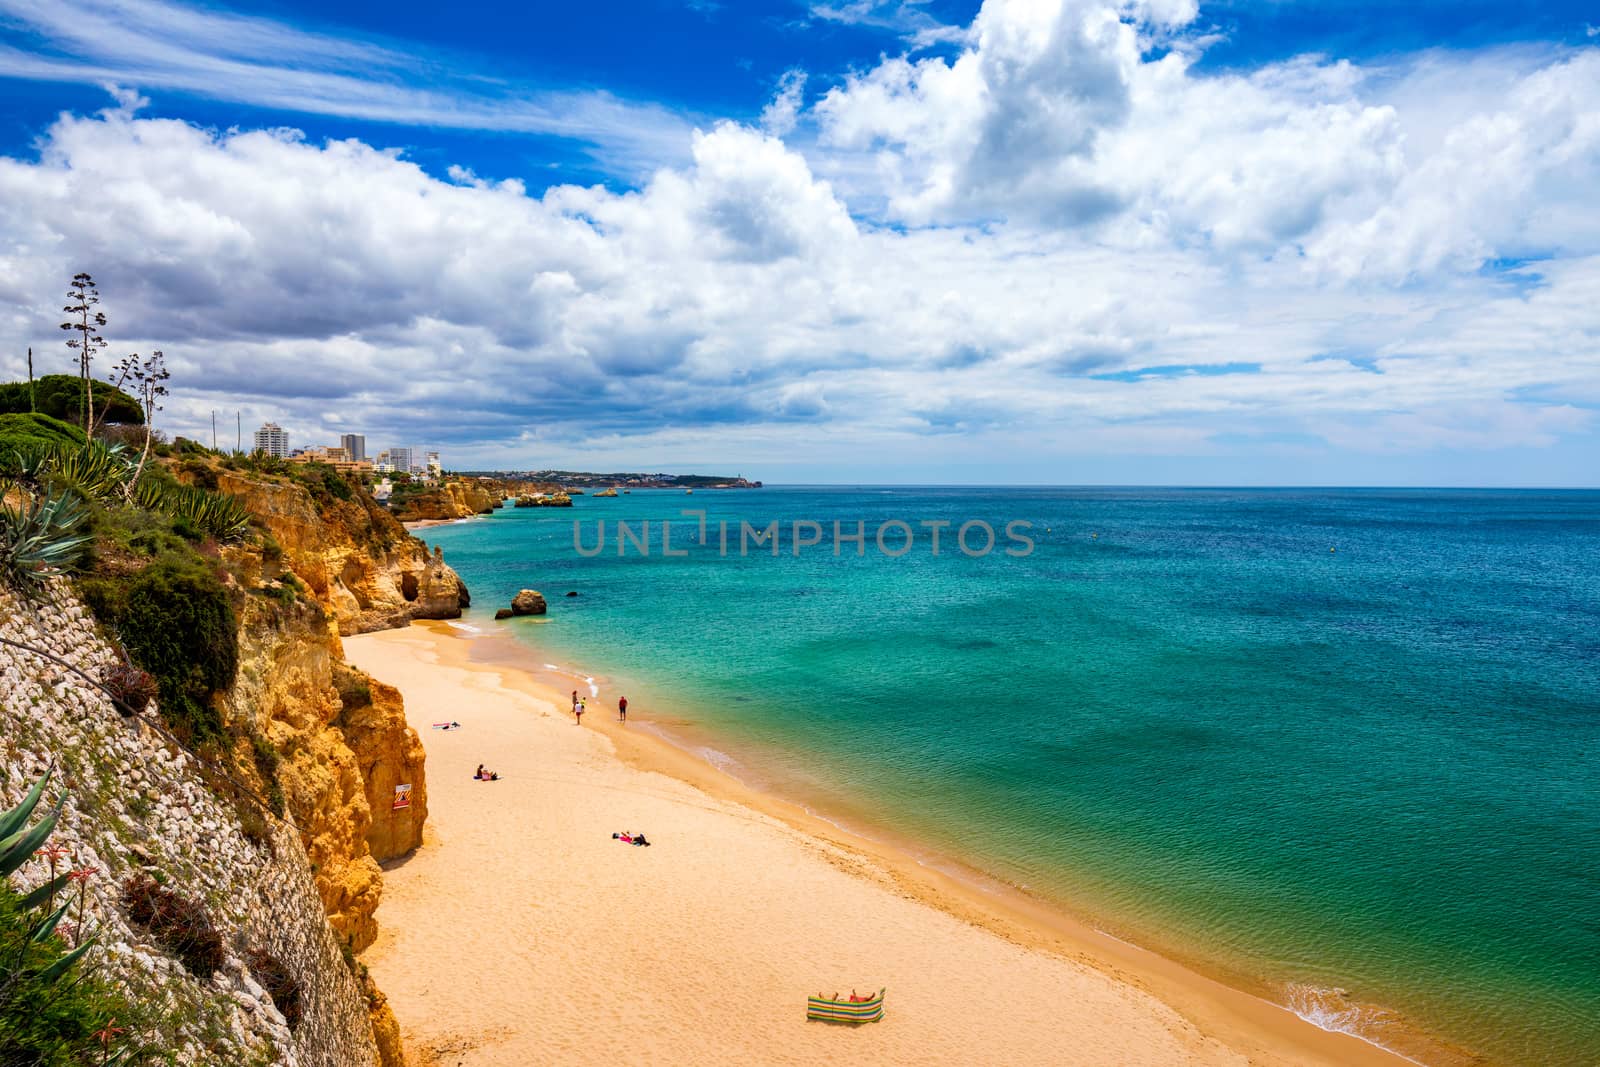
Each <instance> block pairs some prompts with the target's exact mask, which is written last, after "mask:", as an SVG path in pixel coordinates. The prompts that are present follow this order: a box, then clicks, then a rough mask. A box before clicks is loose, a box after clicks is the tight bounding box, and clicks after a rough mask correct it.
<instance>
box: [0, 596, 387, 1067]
mask: <svg viewBox="0 0 1600 1067" xmlns="http://www.w3.org/2000/svg"><path fill="white" fill-rule="evenodd" d="M0 637H4V638H6V639H8V640H11V641H18V642H23V643H26V644H30V645H34V646H37V647H40V648H43V649H45V650H46V651H48V652H50V653H51V654H52V655H54V656H56V657H58V658H60V659H61V660H64V661H66V662H68V663H71V664H72V665H73V666H75V667H77V668H78V669H80V670H82V671H84V672H85V673H87V674H88V675H90V676H91V677H95V678H98V677H100V673H101V671H102V670H103V669H104V668H106V667H107V666H110V665H111V664H113V663H115V662H116V654H115V653H114V652H113V651H112V650H111V648H110V647H109V646H108V645H106V644H105V642H104V641H103V640H101V639H100V637H99V636H98V635H97V632H96V630H95V627H94V624H93V620H92V618H91V617H90V615H89V613H88V611H87V610H86V609H84V608H83V607H82V606H81V605H80V604H79V603H78V602H77V601H76V600H75V599H74V598H72V597H71V595H70V594H69V593H68V592H67V591H66V590H65V589H64V588H62V587H58V588H57V589H55V590H54V591H53V594H52V600H51V602H50V603H48V604H44V605H39V606H36V607H30V606H28V605H25V604H23V603H22V602H20V601H19V600H17V599H16V598H15V597H14V596H12V595H11V594H9V593H7V592H5V591H0ZM154 718H155V713H154V710H153V709H152V710H151V711H149V712H147V713H146V714H145V715H144V716H140V717H138V718H132V719H124V718H122V717H120V716H119V714H118V713H117V711H116V709H115V708H114V707H113V706H112V704H111V703H110V701H109V700H108V699H107V698H106V697H105V696H104V695H103V694H102V693H101V692H100V691H99V690H98V689H96V688H95V687H93V686H92V685H90V684H89V683H88V682H86V681H84V680H83V679H82V678H80V677H79V676H77V675H75V674H73V673H71V672H70V671H68V670H65V669H63V668H62V667H60V666H58V665H57V664H55V663H51V662H49V661H47V660H44V659H41V658H40V657H37V656H35V655H33V654H31V653H27V652H23V651H20V650H18V649H16V648H13V647H11V646H9V645H3V644H0V804H4V805H6V806H10V805H12V804H15V803H16V802H17V801H18V800H20V799H21V797H22V795H23V794H24V793H25V792H26V790H27V789H28V787H29V786H30V785H31V784H32V783H33V782H34V781H35V780H36V779H37V778H38V777H39V776H40V775H42V774H43V773H44V771H45V770H46V768H47V767H48V766H49V765H50V764H51V763H52V762H53V763H54V764H55V765H56V767H57V772H56V776H55V777H54V778H53V779H52V784H51V788H50V792H49V799H50V800H51V801H54V800H55V799H56V798H57V797H59V796H61V795H62V794H63V792H64V794H65V797H66V807H65V809H64V813H63V815H62V818H61V822H60V824H59V826H58V828H57V830H56V832H55V834H54V835H53V837H52V839H51V842H50V843H51V844H52V845H54V846H61V847H63V848H66V849H68V850H70V852H71V857H70V862H71V863H72V864H73V866H74V867H79V868H81V867H88V868H92V869H93V871H94V874H93V875H92V876H90V877H89V879H88V880H87V882H86V883H85V885H86V887H87V912H88V915H89V917H90V918H89V921H88V923H87V925H88V926H89V927H90V928H91V932H92V933H93V935H94V936H95V937H96V938H97V944H96V947H95V948H94V949H92V950H91V951H90V954H89V956H88V957H87V959H88V961H89V963H90V965H92V966H97V967H100V968H102V969H104V971H106V972H108V973H109V974H110V975H111V976H112V977H113V978H114V979H115V980H117V981H119V982H123V983H126V985H127V987H128V989H129V991H130V992H131V993H132V994H133V996H134V998H135V999H136V1000H137V1001H138V1002H139V1003H141V1004H142V1005H144V1006H145V1007H146V1008H148V1009H150V1010H151V1011H152V1012H154V1013H156V1014H157V1015H158V1016H159V1017H160V1018H159V1020H158V1021H157V1022H156V1023H154V1024H152V1023H149V1022H147V1023H146V1024H145V1025H147V1026H150V1025H156V1026H158V1027H159V1032H155V1033H148V1034H145V1035H143V1036H144V1037H145V1038H146V1039H147V1040H148V1041H149V1042H150V1043H151V1044H152V1045H154V1046H155V1047H158V1048H161V1049H164V1050H170V1051H171V1052H172V1053H173V1055H174V1058H175V1061H176V1062H177V1063H180V1064H285V1065H303V1067H367V1065H373V1067H376V1065H378V1064H380V1062H386V1063H391V1064H393V1063H398V1062H399V1058H398V1056H399V1053H398V1050H397V1049H390V1050H387V1055H384V1054H381V1053H380V1050H379V1047H378V1045H377V1043H376V1042H375V1040H374V1032H375V1030H381V1029H382V1028H383V1026H385V1025H387V1027H388V1028H389V1029H390V1030H392V1029H393V1018H392V1016H391V1015H389V1014H388V1009H387V1007H386V1006H381V1005H380V1011H379V1014H380V1016H381V1018H379V1019H374V1018H372V1017H370V1016H369V1011H370V1010H371V1009H372V1007H373V1004H372V1003H369V997H368V995H367V992H366V991H365V990H364V988H363V982H362V980H361V979H360V978H358V976H357V975H356V974H355V973H354V971H353V969H352V967H351V966H349V965H347V963H346V962H345V960H344V958H343V955H342V953H341V950H340V947H339V942H338V940H337V938H336V936H335V934H334V931H333V930H332V928H331V927H330V926H329V923H328V920H327V918H326V916H325V914H324V911H323V904H322V899H321V897H320V896H319V894H318V892H317V890H316V888H315V887H314V885H313V880H312V874H311V867H310V860H309V859H308V857H307V854H306V852H305V850H304V849H303V848H302V846H301V841H300V834H299V833H298V832H297V831H296V829H295V828H294V827H293V826H291V825H289V824H287V823H284V822H281V821H278V820H275V819H272V818H270V817H266V818H265V819H264V821H263V822H261V823H258V829H257V831H256V832H255V833H254V834H253V835H247V834H246V832H245V827H244V825H243V823H242V822H241V818H240V814H239V808H238V807H237V803H238V802H230V801H226V800H223V799H221V798H220V797H219V796H218V795H217V793H216V792H214V791H213V790H212V789H211V788H209V787H208V786H207V784H206V781H205V779H204V778H203V777H202V775H201V768H200V765H199V763H198V762H197V761H196V760H195V758H194V757H193V756H191V755H190V754H188V753H187V752H184V751H183V750H181V749H180V748H178V747H177V746H176V745H174V744H171V743H169V742H168V741H167V740H166V739H165V738H164V737H163V736H162V735H160V734H159V733H158V732H157V731H156V730H155V729H154V728H153V727H152V726H151V725H150V722H153V721H154ZM146 720H149V722H147V721H146ZM261 827H264V829H261ZM363 832H364V830H363ZM47 871H48V868H47V867H46V866H45V863H44V861H43V860H37V861H35V862H33V863H30V864H29V865H28V866H26V867H25V868H24V869H23V870H22V871H21V872H19V875H18V878H17V881H18V882H19V883H20V884H21V885H23V886H25V887H26V886H32V885H38V884H41V883H42V882H43V881H44V880H45V878H46V877H47ZM141 872H147V873H150V874H152V875H155V874H159V875H160V877H161V878H163V879H165V881H166V884H167V885H168V886H169V888H172V889H174V890H176V891H179V892H182V893H183V894H185V895H186V896H189V897H192V898H195V899H197V900H200V901H202V902H203V903H204V905H205V907H206V909H207V910H208V912H209V914H210V916H211V919H212V921H213V922H214V923H215V925H216V926H217V928H218V930H219V932H221V934H222V936H223V939H224V942H225V945H226V947H227V960H226V963H225V965H224V966H223V968H222V970H221V971H220V972H219V973H218V974H217V975H215V976H214V977H213V978H211V979H210V980H208V981H201V980H198V979H196V978H194V977H193V976H191V975H190V974H189V973H188V972H187V971H185V970H184V968H183V967H182V965H181V964H179V963H178V962H177V961H176V960H175V959H173V958H171V957H170V956H168V955H167V954H166V952H165V951H164V950H163V949H162V948H161V947H160V945H159V944H157V943H156V942H155V940H154V939H153V938H152V937H151V936H150V935H149V934H148V933H146V932H145V931H143V930H142V929H140V928H138V927H136V926H135V925H133V924H132V923H130V922H129V920H128V919H127V917H126V915H125V914H124V912H123V909H122V907H121V905H120V903H119V902H118V897H119V894H120V889H121V887H122V885H123V884H124V882H125V881H126V880H127V879H128V878H129V877H130V876H131V875H134V874H138V873H141ZM250 949H265V950H267V951H269V952H271V953H273V954H274V955H276V956H277V957H278V958H279V959H280V960H282V961H283V963H284V964H286V965H287V967H288V970H289V972H290V973H291V974H292V975H293V976H294V978H295V980H296V981H297V982H298V983H299V985H300V987H301V990H302V996H301V1004H302V1008H303V1012H304V1015H303V1018H302V1020H301V1022H300V1023H299V1025H298V1027H297V1028H296V1029H295V1030H294V1031H293V1032H292V1033H291V1032H290V1030H289V1029H288V1026H287V1024H286V1022H285V1020H284V1017H283V1015H282V1014H281V1013H280V1012H279V1010H278V1009H277V1007H275V1006H274V1004H273V1003H272V1000H271V997H270V996H268V995H267V993H266V992H265V991H264V990H263V989H262V988H261V986H260V985H258V984H257V982H256V981H255V979H254V978H253V977H252V976H251V974H250V972H249V969H248V966H247V965H246V963H245V953H246V952H247V951H248V950H250ZM374 1000H375V1001H381V998H374ZM391 1037H392V1035H391Z"/></svg>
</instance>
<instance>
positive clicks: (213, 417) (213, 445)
mask: <svg viewBox="0 0 1600 1067" xmlns="http://www.w3.org/2000/svg"><path fill="white" fill-rule="evenodd" d="M216 450H217V409H216V408H212V409H211V451H213V452H215V451H216Z"/></svg>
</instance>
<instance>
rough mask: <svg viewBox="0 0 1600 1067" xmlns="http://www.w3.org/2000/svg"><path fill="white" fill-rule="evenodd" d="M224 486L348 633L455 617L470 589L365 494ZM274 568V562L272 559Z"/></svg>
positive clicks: (243, 478) (243, 481) (247, 481)
mask: <svg viewBox="0 0 1600 1067" xmlns="http://www.w3.org/2000/svg"><path fill="white" fill-rule="evenodd" d="M215 473H216V481H217V488H218V489H219V490H220V491H222V492H224V493H230V494H232V495H234V496H235V497H238V498H239V500H240V501H241V502H242V503H243V504H244V506H245V508H246V509H247V510H248V511H249V512H250V513H251V514H252V515H254V516H256V517H257V518H258V519H259V520H260V521H261V522H262V524H263V525H264V526H265V527H266V529H267V530H268V532H269V533H271V535H272V538H273V541H274V543H275V545H276V547H277V548H278V549H279V550H280V551H281V557H280V561H279V565H281V566H282V567H284V568H286V569H288V570H290V571H292V572H293V573H294V575H295V577H296V578H298V579H299V580H300V581H301V582H304V583H305V585H306V586H307V587H308V588H309V589H310V590H311V594H312V596H313V597H315V598H316V600H317V601H318V602H319V603H320V604H321V605H322V606H323V607H324V608H325V609H326V610H327V611H328V613H329V615H330V617H331V618H332V619H333V620H334V622H335V623H336V625H337V628H338V631H339V633H341V634H345V635H349V634H357V633H367V632H370V631H372V630H383V629H390V628H393V627H396V626H404V625H406V624H407V623H409V622H410V621H411V620H412V619H456V618H460V617H461V609H462V608H463V607H466V606H467V605H468V604H469V603H470V597H469V595H468V593H467V587H466V585H465V583H463V582H462V581H461V579H460V577H459V576H458V575H457V574H456V572H455V571H453V570H451V569H450V567H449V565H448V564H446V563H445V562H444V560H443V558H442V557H441V556H440V555H439V554H438V553H435V554H434V555H432V556H430V555H429V554H428V548H427V546H426V545H424V544H423V543H422V542H421V541H419V540H417V539H416V538H414V537H412V536H411V535H410V534H408V533H407V532H406V530H405V528H404V527H403V526H401V525H400V523H399V521H398V520H397V519H395V517H394V516H393V515H391V514H389V512H388V511H387V510H386V509H385V508H383V507H382V506H381V505H380V504H378V503H377V502H376V501H375V500H373V499H372V498H371V497H370V496H368V495H367V494H366V493H365V492H363V491H359V490H355V489H351V490H349V493H350V496H349V499H339V498H335V497H331V496H327V495H323V496H313V494H312V492H311V491H310V490H309V489H307V488H306V487H305V486H303V485H300V484H297V483H295V482H292V481H285V480H281V479H273V478H270V477H266V476H261V475H253V474H249V473H244V472H239V471H229V470H226V469H219V470H217V471H216V472H215ZM266 562H267V563H268V565H269V566H270V565H271V564H272V563H273V562H274V561H272V560H267V561H266Z"/></svg>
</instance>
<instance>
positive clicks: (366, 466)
mask: <svg viewBox="0 0 1600 1067" xmlns="http://www.w3.org/2000/svg"><path fill="white" fill-rule="evenodd" d="M290 458H291V459H294V460H296V461H298V462H300V463H326V464H327V465H328V466H330V467H332V468H334V469H335V470H340V471H355V472H357V473H359V474H366V473H369V472H371V471H372V469H373V466H372V464H371V463H369V462H368V461H366V460H364V459H351V458H350V453H348V452H346V451H345V450H344V449H342V448H308V449H306V450H305V451H303V452H297V453H295V454H294V455H293V456H291V457H290Z"/></svg>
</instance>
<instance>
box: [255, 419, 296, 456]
mask: <svg viewBox="0 0 1600 1067" xmlns="http://www.w3.org/2000/svg"><path fill="white" fill-rule="evenodd" d="M256 451H257V452H265V453H266V454H267V455H269V456H273V457H274V458H277V459H288V458H289V435H288V434H287V433H286V432H284V429H283V427H282V426H279V425H278V424H277V423H275V422H267V423H262V425H261V429H259V430H257V431H256Z"/></svg>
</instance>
